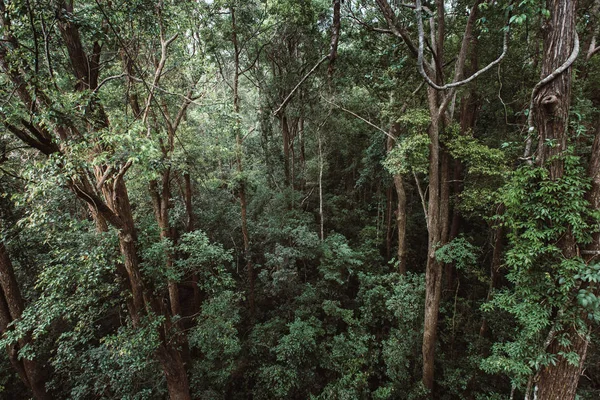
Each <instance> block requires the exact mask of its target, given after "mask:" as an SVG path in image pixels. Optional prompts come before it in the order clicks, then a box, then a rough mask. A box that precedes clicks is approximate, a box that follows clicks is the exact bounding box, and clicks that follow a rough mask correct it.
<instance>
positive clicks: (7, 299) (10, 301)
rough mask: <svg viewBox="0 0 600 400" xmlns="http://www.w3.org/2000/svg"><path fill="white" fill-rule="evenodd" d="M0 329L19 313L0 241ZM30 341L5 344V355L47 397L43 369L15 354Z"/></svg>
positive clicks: (10, 268) (18, 300) (20, 307)
mask: <svg viewBox="0 0 600 400" xmlns="http://www.w3.org/2000/svg"><path fill="white" fill-rule="evenodd" d="M0 288H1V289H2V290H1V292H0V333H1V334H4V333H5V332H6V331H7V330H8V329H9V325H10V324H11V323H12V322H15V321H17V320H18V319H20V318H21V315H22V314H23V310H24V305H23V298H22V296H21V291H20V289H19V286H18V284H17V280H16V279H15V274H14V269H13V266H12V263H11V261H10V257H9V255H8V251H7V250H6V247H5V246H4V243H3V242H0ZM29 342H30V338H29V337H25V338H23V339H21V340H19V343H18V344H17V345H12V346H8V347H7V351H8V358H9V360H10V363H11V364H12V365H13V367H14V368H15V370H16V371H17V374H18V375H19V377H20V378H21V380H22V381H23V383H24V384H25V386H27V387H28V388H29V390H31V392H32V393H33V397H35V398H36V399H38V400H39V399H44V400H45V399H51V398H52V397H51V396H50V395H49V394H48V392H47V391H46V377H47V371H45V370H44V369H43V368H42V366H41V365H40V364H39V363H38V362H37V361H35V360H28V359H26V358H19V355H18V352H19V349H21V348H23V347H24V346H25V345H27V344H28V343H29Z"/></svg>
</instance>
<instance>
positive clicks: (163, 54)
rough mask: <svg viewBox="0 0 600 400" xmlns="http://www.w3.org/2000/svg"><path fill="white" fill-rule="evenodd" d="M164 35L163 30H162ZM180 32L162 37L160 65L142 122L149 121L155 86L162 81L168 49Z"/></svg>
mask: <svg viewBox="0 0 600 400" xmlns="http://www.w3.org/2000/svg"><path fill="white" fill-rule="evenodd" d="M161 36H162V32H161ZM177 36H178V34H177V33H176V34H175V35H173V36H172V37H171V38H169V39H167V40H166V41H165V40H164V39H163V38H162V37H161V44H160V61H159V62H158V67H156V71H155V72H154V80H153V81H152V87H151V88H150V93H148V99H147V100H146V108H145V110H144V116H143V117H142V122H143V123H144V124H145V123H146V122H147V121H148V113H149V112H150V104H151V103H152V100H153V98H154V88H155V87H156V86H158V82H159V81H160V77H161V75H162V71H163V69H164V68H165V63H166V62H167V49H168V47H169V45H170V44H171V43H173V41H174V40H175V39H177Z"/></svg>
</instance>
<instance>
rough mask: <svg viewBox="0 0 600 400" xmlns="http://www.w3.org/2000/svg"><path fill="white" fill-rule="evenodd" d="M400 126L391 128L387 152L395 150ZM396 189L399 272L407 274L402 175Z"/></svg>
mask: <svg viewBox="0 0 600 400" xmlns="http://www.w3.org/2000/svg"><path fill="white" fill-rule="evenodd" d="M399 129H400V128H399V126H398V124H392V126H391V127H390V136H388V139H387V151H388V152H389V151H391V150H392V149H393V148H394V143H395V142H394V139H392V138H397V137H398V136H399ZM393 179H394V187H395V189H396V194H397V196H398V202H397V203H396V229H397V231H398V232H397V233H398V251H397V252H396V256H397V258H398V272H399V273H400V274H405V273H406V219H407V218H406V190H405V188H404V177H403V176H402V175H401V174H396V175H394V176H393Z"/></svg>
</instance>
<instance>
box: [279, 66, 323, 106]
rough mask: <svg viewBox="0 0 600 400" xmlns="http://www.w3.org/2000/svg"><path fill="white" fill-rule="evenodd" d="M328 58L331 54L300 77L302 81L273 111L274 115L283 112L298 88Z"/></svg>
mask: <svg viewBox="0 0 600 400" xmlns="http://www.w3.org/2000/svg"><path fill="white" fill-rule="evenodd" d="M328 59H329V55H326V56H323V57H322V58H321V59H320V60H319V61H318V62H317V63H316V64H315V66H314V67H312V68H311V69H310V71H308V72H307V73H306V75H304V77H303V78H302V79H300V82H298V84H297V85H296V86H295V87H294V88H293V89H292V91H291V92H290V94H288V95H287V97H286V98H285V99H284V100H283V102H282V103H281V104H280V105H279V107H277V110H275V111H274V112H273V115H275V116H277V115H279V114H280V113H281V111H282V110H283V109H284V108H285V106H287V105H288V103H289V102H290V100H292V98H293V97H294V95H295V94H296V92H297V91H298V89H299V88H300V86H302V84H303V83H304V81H306V80H307V79H308V77H309V76H311V75H312V74H313V73H314V72H315V71H316V70H317V68H319V66H320V65H321V64H323V63H324V62H325V60H328Z"/></svg>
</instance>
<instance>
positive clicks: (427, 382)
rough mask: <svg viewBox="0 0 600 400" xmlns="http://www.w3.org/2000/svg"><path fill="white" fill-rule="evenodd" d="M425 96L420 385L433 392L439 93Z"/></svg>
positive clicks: (439, 271) (437, 289) (437, 279)
mask: <svg viewBox="0 0 600 400" xmlns="http://www.w3.org/2000/svg"><path fill="white" fill-rule="evenodd" d="M427 97H428V103H429V108H430V111H431V113H430V114H431V124H430V126H429V139H430V142H431V144H430V146H429V203H428V207H427V219H428V224H427V226H428V229H429V238H428V244H427V266H426V269H425V316H424V321H423V346H422V353H423V377H422V381H423V385H424V386H425V388H427V389H428V390H429V391H430V392H432V391H433V383H434V371H435V343H436V338H437V323H438V312H439V308H440V298H441V286H442V265H441V264H440V263H439V262H438V261H437V259H436V258H435V251H436V249H437V248H438V247H439V245H440V244H441V240H442V222H441V220H440V200H441V193H440V140H439V134H440V119H441V118H440V115H439V114H438V111H437V110H438V94H437V91H436V90H435V89H433V88H431V87H428V88H427Z"/></svg>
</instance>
